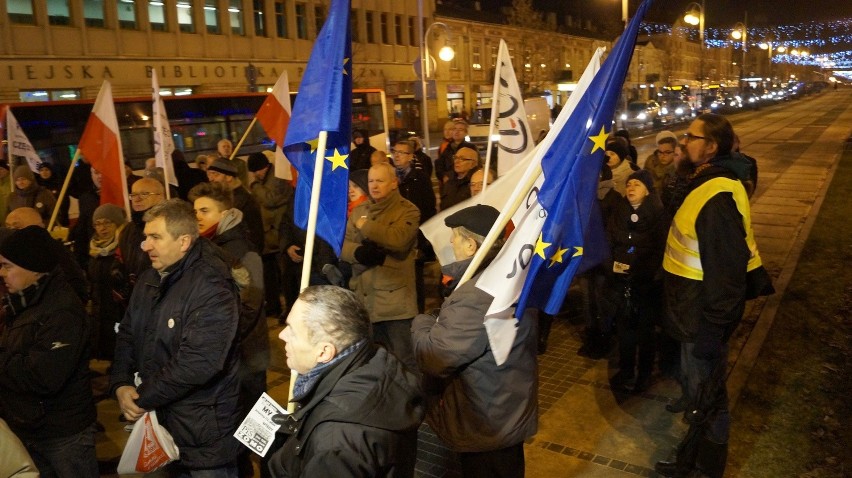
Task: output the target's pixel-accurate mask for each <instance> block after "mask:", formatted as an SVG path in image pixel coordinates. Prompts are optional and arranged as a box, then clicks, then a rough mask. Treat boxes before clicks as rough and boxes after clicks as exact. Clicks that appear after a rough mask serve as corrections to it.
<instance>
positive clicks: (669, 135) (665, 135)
mask: <svg viewBox="0 0 852 478" xmlns="http://www.w3.org/2000/svg"><path fill="white" fill-rule="evenodd" d="M665 138H671V139H673V140H675V142H677V135H676V134H674V133H672V132H671V131H660V132H659V133H657V138H656V140H655V142H656V143H657V146H659V145H660V141H662V140H663V139H665Z"/></svg>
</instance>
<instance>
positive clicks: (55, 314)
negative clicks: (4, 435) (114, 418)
mask: <svg viewBox="0 0 852 478" xmlns="http://www.w3.org/2000/svg"><path fill="white" fill-rule="evenodd" d="M52 243H53V238H51V237H50V234H48V232H47V231H46V230H44V229H43V228H40V227H37V226H29V227H26V228H24V229H21V230H18V231H15V232H14V233H12V235H11V236H9V238H7V239H6V240H5V241H3V243H2V245H0V277H2V278H3V282H4V283H5V285H6V288H7V290H8V293H7V294H6V296H5V297H4V298H3V304H2V307H3V312H4V313H5V314H4V315H5V317H4V318H3V322H4V324H3V326H2V327H0V330H2V333H0V418H3V419H4V420H6V421H7V422H8V424H9V427H10V428H11V429H12V431H13V432H14V433H15V434H16V435H17V436H18V437H19V438H20V439H21V441H22V442H23V443H24V445H25V446H26V448H27V451H28V452H29V453H30V455H31V456H32V458H33V460H34V461H35V463H36V466H37V467H38V469H39V470H40V471H41V474H42V476H56V477H60V478H65V477H68V478H72V477H89V478H97V476H99V474H98V462H97V458H96V456H95V418H96V416H95V402H94V399H93V398H92V387H91V384H90V382H89V334H88V330H87V325H86V323H87V321H86V311H85V309H84V308H83V304H82V303H81V302H80V299H79V298H77V296H76V294H74V292H73V289H72V288H71V286H70V285H68V282H67V281H66V280H65V278H64V276H63V274H62V271H61V269H60V268H58V267H57V264H58V257H57V255H56V253H55V251H54V249H53V248H52V247H51V244H52ZM6 446H8V444H7V443H2V441H0V448H3V447H6Z"/></svg>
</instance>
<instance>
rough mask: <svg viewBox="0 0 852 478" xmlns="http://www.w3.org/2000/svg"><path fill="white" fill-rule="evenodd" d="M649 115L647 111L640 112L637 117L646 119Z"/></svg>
mask: <svg viewBox="0 0 852 478" xmlns="http://www.w3.org/2000/svg"><path fill="white" fill-rule="evenodd" d="M647 117H648V116H647V115H646V114H645V113H639V114H638V115H637V116H636V119H640V120H644V119H645V118H647Z"/></svg>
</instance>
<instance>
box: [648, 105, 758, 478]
mask: <svg viewBox="0 0 852 478" xmlns="http://www.w3.org/2000/svg"><path fill="white" fill-rule="evenodd" d="M685 141H686V143H685V153H686V156H687V158H686V159H688V160H689V161H690V163H691V164H692V167H693V170H692V172H691V174H690V175H689V185H688V193H687V196H686V198H685V199H684V201H683V204H682V205H681V206H680V208H679V209H678V210H677V212H676V213H675V215H674V219H673V221H672V225H671V228H670V229H669V234H668V239H667V241H666V250H665V255H664V258H663V268H664V270H665V276H664V280H665V299H666V308H667V310H666V317H665V324H666V331H667V332H668V333H669V334H670V335H671V336H672V337H673V338H674V339H676V340H679V341H680V342H681V344H682V345H681V368H682V370H681V372H682V385H683V392H684V396H683V398H682V399H681V401H682V403H683V404H684V405H685V410H686V419H687V421H689V422H690V424H691V425H692V426H691V427H690V432H689V433H688V434H687V437H686V438H685V439H684V441H683V442H682V443H681V445H680V446H679V447H678V456H677V460H676V461H674V462H659V463H657V466H656V470H657V472H658V473H659V474H661V475H663V476H677V477H680V476H683V477H685V476H696V477H704V476H708V477H721V476H722V474H723V473H724V470H725V461H726V458H727V448H728V445H727V443H728V432H729V429H730V415H729V413H728V397H727V392H726V390H725V382H724V376H725V373H724V372H725V366H726V364H727V354H728V348H727V341H728V338H729V337H730V336H731V334H732V333H733V331H734V329H735V328H736V326H737V324H738V323H739V321H740V319H741V318H742V315H743V311H744V308H745V301H746V299H747V298H748V297H747V293H746V291H747V285H748V282H747V280H746V276H747V273H748V272H749V271H752V270H755V269H758V268H761V267H762V266H761V262H760V255H759V254H758V251H757V246H756V244H755V241H754V233H753V232H752V227H751V212H750V208H749V202H748V196H747V195H746V191H745V188H744V187H743V184H742V181H745V180H748V179H749V174H750V173H749V171H750V169H749V168H750V167H751V165H750V163H749V162H748V160H746V159H745V158H744V157H743V156H742V155H740V154H738V153H732V152H731V147H732V145H733V143H734V130H733V127H732V126H731V123H730V122H729V121H728V120H727V119H725V118H724V117H722V116H719V115H715V114H704V115H701V116H699V117H698V118H697V119H696V120H695V121H693V123H692V124H691V125H690V126H689V129H688V130H687V132H686V134H685ZM761 272H765V271H761Z"/></svg>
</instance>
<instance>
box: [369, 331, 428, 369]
mask: <svg viewBox="0 0 852 478" xmlns="http://www.w3.org/2000/svg"><path fill="white" fill-rule="evenodd" d="M412 320H413V318H411V319H403V320H386V321H383V322H374V323H373V341H374V342H376V343H377V344H379V345H382V346H384V348H386V349H387V350H388V352H390V353H392V354H394V355H395V356H396V358H398V359H399V361H400V362H402V364H403V365H405V366H406V367H408V369H409V370H411V371H412V372H415V373H417V371H418V370H419V369H418V367H417V361H416V360H414V347H413V346H412V345H411V321H412Z"/></svg>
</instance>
